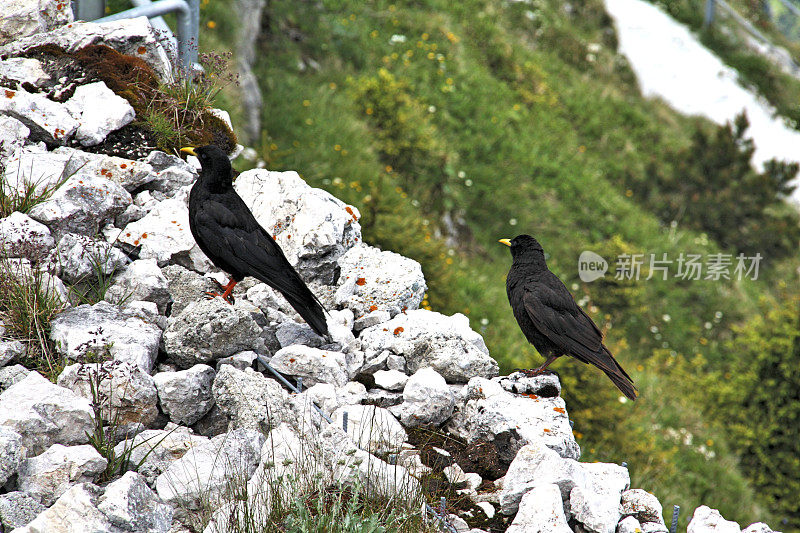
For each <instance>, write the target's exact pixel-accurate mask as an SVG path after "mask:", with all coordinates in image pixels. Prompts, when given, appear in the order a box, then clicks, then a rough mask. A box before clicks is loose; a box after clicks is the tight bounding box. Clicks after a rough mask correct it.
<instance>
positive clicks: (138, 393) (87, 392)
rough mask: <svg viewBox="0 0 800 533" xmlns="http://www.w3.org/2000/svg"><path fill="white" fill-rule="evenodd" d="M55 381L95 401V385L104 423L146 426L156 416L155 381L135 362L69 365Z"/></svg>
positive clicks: (156, 397)
mask: <svg viewBox="0 0 800 533" xmlns="http://www.w3.org/2000/svg"><path fill="white" fill-rule="evenodd" d="M58 385H59V386H61V387H65V388H67V389H69V390H71V391H73V392H74V393H75V394H78V395H79V396H82V397H83V398H86V399H88V400H91V401H95V398H94V397H93V395H92V388H94V389H95V394H96V396H97V398H96V399H99V404H100V405H99V406H100V409H101V411H100V412H101V416H102V417H103V421H105V422H106V423H117V424H136V423H139V424H144V425H145V426H147V425H150V424H152V423H153V422H154V421H155V419H156V417H158V407H157V402H158V396H157V394H156V385H155V382H154V380H153V378H152V377H151V376H150V374H148V373H147V372H145V371H144V370H142V368H141V367H139V366H138V365H135V364H131V363H124V362H121V361H106V362H104V363H78V364H74V365H70V366H68V367H66V368H65V369H64V370H63V371H62V372H61V374H60V375H59V376H58Z"/></svg>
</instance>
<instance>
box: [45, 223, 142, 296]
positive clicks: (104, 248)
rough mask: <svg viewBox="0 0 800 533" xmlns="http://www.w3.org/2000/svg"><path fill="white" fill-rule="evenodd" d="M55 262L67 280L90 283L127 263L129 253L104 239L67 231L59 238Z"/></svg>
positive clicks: (54, 257)
mask: <svg viewBox="0 0 800 533" xmlns="http://www.w3.org/2000/svg"><path fill="white" fill-rule="evenodd" d="M52 261H53V262H54V263H55V268H56V272H57V274H58V276H59V277H60V278H61V279H63V280H64V281H66V282H67V283H71V284H76V283H91V282H93V281H97V278H98V275H103V276H111V275H112V274H113V273H114V272H116V271H117V270H119V269H121V268H122V267H124V266H125V265H127V264H128V262H129V259H128V256H127V255H125V254H124V253H122V251H121V250H119V249H118V248H114V247H113V246H111V245H110V244H109V243H107V242H105V241H96V240H94V239H92V238H91V237H87V236H86V235H78V234H76V233H67V234H65V235H64V236H63V237H61V239H60V240H59V241H58V244H57V245H56V248H55V251H54V253H53V258H52Z"/></svg>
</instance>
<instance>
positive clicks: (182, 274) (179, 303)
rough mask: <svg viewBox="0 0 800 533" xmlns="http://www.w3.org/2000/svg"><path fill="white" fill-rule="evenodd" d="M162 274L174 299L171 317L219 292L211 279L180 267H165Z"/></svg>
mask: <svg viewBox="0 0 800 533" xmlns="http://www.w3.org/2000/svg"><path fill="white" fill-rule="evenodd" d="M161 273H162V274H164V277H165V278H167V286H168V290H169V295H170V297H171V299H172V307H171V315H170V316H178V315H179V314H180V313H181V312H182V311H183V310H184V309H186V307H187V306H188V305H189V304H191V303H193V302H196V301H198V300H200V299H203V298H204V297H205V294H204V293H206V292H209V291H217V292H219V291H218V289H219V287H217V286H216V285H215V284H214V282H212V281H211V278H209V277H206V276H201V275H200V274H198V273H197V272H194V271H193V270H188V269H186V268H184V267H182V266H180V265H169V266H167V267H164V268H162V269H161ZM248 300H249V299H248ZM250 301H251V302H252V300H250ZM253 303H255V302H253Z"/></svg>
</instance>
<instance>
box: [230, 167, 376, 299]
mask: <svg viewBox="0 0 800 533" xmlns="http://www.w3.org/2000/svg"><path fill="white" fill-rule="evenodd" d="M234 188H235V189H236V192H238V193H239V195H240V196H241V197H242V199H243V200H244V201H245V203H246V204H247V205H248V206H249V207H250V209H251V210H252V212H253V214H254V215H255V217H256V219H257V220H258V222H259V224H261V226H262V227H264V229H266V230H267V231H268V232H269V233H270V234H272V235H273V236H274V237H275V240H276V241H277V243H278V244H279V245H280V247H281V248H282V249H283V251H284V252H285V254H286V257H287V259H288V260H289V262H290V263H291V264H292V265H294V266H295V268H297V270H298V272H300V274H301V275H303V277H304V278H305V279H306V280H307V281H308V280H317V281H320V282H322V283H325V284H330V283H333V281H334V272H335V269H336V267H337V260H338V259H339V258H340V257H341V256H342V255H343V254H344V253H345V252H346V251H347V250H348V249H349V248H351V247H352V246H354V245H355V244H357V243H358V242H360V241H361V226H360V225H359V223H358V219H359V218H360V216H361V215H360V214H359V213H358V210H357V209H356V208H355V207H353V206H349V205H347V204H345V203H344V202H342V201H341V200H339V199H338V198H335V197H334V196H332V195H331V194H330V193H328V192H326V191H323V190H321V189H315V188H312V187H310V186H309V185H308V184H307V183H306V182H305V181H303V180H302V179H301V178H300V176H298V175H297V173H296V172H271V171H268V170H263V169H255V170H249V171H247V172H243V173H242V174H241V175H239V177H238V178H237V179H236V182H235V183H234Z"/></svg>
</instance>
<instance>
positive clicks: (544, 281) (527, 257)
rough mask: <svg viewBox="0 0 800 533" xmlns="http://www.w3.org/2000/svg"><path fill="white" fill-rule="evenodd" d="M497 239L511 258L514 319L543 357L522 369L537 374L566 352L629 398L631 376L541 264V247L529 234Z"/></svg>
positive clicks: (632, 390)
mask: <svg viewBox="0 0 800 533" xmlns="http://www.w3.org/2000/svg"><path fill="white" fill-rule="evenodd" d="M500 242H501V243H503V244H505V245H506V246H510V247H511V256H512V257H513V259H514V261H513V263H512V264H511V270H509V271H508V277H507V278H506V291H507V292H508V301H509V302H510V303H511V309H512V310H513V311H514V318H516V319H517V323H518V324H519V327H520V329H521V330H522V333H524V334H525V337H526V338H527V339H528V342H530V343H531V344H533V345H534V347H536V349H537V350H538V351H539V353H540V354H542V355H543V356H544V357H546V358H547V361H545V363H544V364H543V365H542V366H540V367H539V368H537V369H535V370H528V371H526V373H527V374H529V375H536V374H539V373H540V372H542V371H543V370H544V369H545V368H547V366H548V365H549V364H550V363H552V362H553V361H555V360H556V358H558V357H560V356H562V355H571V356H572V357H574V358H576V359H577V360H579V361H581V362H583V363H591V364H593V365H594V366H596V367H597V368H599V369H600V370H602V371H603V372H605V374H606V375H607V376H608V377H609V378H610V379H611V381H613V382H614V385H616V386H617V388H619V390H621V391H622V393H623V394H624V395H625V396H627V397H628V398H630V399H631V400H635V399H636V387H634V386H633V380H632V379H631V377H630V376H629V375H628V374H627V372H625V370H623V369H622V367H621V366H620V365H619V363H617V361H616V360H615V359H614V356H612V355H611V352H609V351H608V348H606V347H605V345H604V344H603V334H602V333H601V332H600V329H599V328H598V327H597V326H596V325H595V323H594V322H593V321H592V319H591V318H589V315H587V314H586V313H584V312H583V309H581V308H580V306H579V305H578V304H576V303H575V300H574V299H573V298H572V295H571V294H570V292H569V291H568V290H567V288H566V287H565V286H564V284H563V283H562V282H561V280H560V279H558V277H556V275H555V274H553V273H552V272H550V270H549V269H548V268H547V263H546V262H545V259H544V250H543V249H542V245H541V244H539V242H538V241H537V240H536V239H534V238H533V237H531V236H530V235H519V236H517V237H514V238H513V239H511V240H509V239H501V240H500Z"/></svg>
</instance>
